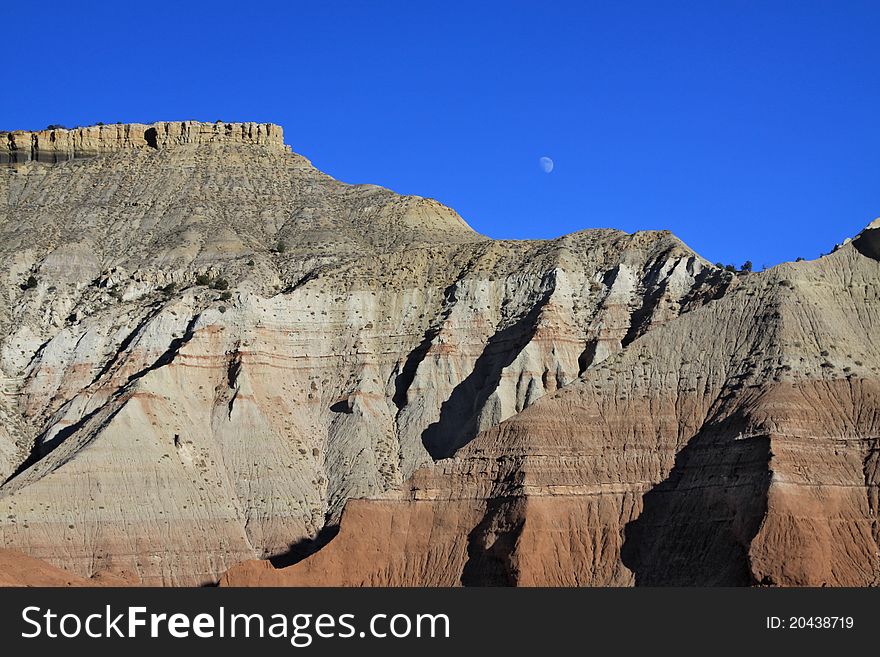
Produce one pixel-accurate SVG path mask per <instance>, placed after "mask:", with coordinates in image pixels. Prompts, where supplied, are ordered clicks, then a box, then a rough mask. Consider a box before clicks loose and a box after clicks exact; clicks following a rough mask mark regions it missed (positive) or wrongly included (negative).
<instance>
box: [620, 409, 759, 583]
mask: <svg viewBox="0 0 880 657" xmlns="http://www.w3.org/2000/svg"><path fill="white" fill-rule="evenodd" d="M734 424H741V423H738V422H733V423H731V422H726V423H725V426H715V427H711V428H710V427H704V429H703V430H702V431H701V432H700V433H699V434H697V435H696V436H695V437H694V438H693V439H691V441H690V442H689V443H688V444H687V446H685V448H684V449H682V450H681V451H680V452H679V453H678V455H677V456H676V459H675V465H674V466H673V468H672V470H671V471H670V473H669V476H668V477H667V478H666V479H665V480H664V481H662V482H661V483H659V484H658V485H656V486H654V487H653V488H652V489H651V490H650V491H648V492H647V493H646V494H645V495H644V497H643V504H644V506H643V510H642V513H641V514H640V515H639V517H638V518H636V519H635V520H633V521H632V522H630V523H628V524H627V525H626V528H625V530H624V536H625V539H624V544H623V546H622V548H621V559H622V561H623V563H624V565H625V566H626V567H627V568H629V569H630V570H631V571H632V572H633V573H634V575H635V580H636V586H748V585H751V584H754V581H753V577H752V575H751V569H750V567H749V556H748V553H749V545H750V543H751V541H752V539H753V538H754V537H755V535H756V534H757V533H758V530H759V529H760V527H761V522H762V520H763V518H764V516H765V515H766V513H767V493H768V490H769V486H770V476H771V473H770V468H769V463H770V439H769V437H767V436H757V437H749V438H743V439H739V440H736V439H734V436H736V435H737V433H738V432H737V431H736V429H737V428H738V427H735V426H733V425H734Z"/></svg>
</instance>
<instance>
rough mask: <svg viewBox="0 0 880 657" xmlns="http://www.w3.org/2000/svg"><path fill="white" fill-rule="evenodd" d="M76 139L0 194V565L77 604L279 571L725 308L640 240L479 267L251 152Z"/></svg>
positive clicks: (433, 234) (489, 256) (247, 129)
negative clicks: (15, 563)
mask: <svg viewBox="0 0 880 657" xmlns="http://www.w3.org/2000/svg"><path fill="white" fill-rule="evenodd" d="M161 126H164V127H161ZM142 128H144V130H142ZM149 129H156V131H157V133H159V135H160V136H159V137H157V140H156V143H155V145H153V144H151V143H149V140H148V139H147V138H146V137H145V136H144V134H143V133H144V132H145V131H146V130H149ZM82 131H83V132H82V133H81V134H80V136H79V137H75V138H72V139H73V142H70V143H74V146H72V147H68V146H65V147H64V148H61V147H60V146H59V149H60V150H59V153H62V152H63V153H68V154H69V153H71V152H73V153H74V155H76V153H80V152H86V151H88V152H89V153H90V154H91V155H93V156H92V157H89V158H84V159H79V158H77V159H69V158H66V157H60V156H59V158H56V159H57V160H64V161H57V162H55V163H52V164H49V163H47V162H46V161H45V158H40V157H31V158H30V159H26V161H18V160H17V159H16V160H14V161H16V162H18V163H16V164H14V165H11V166H6V167H3V168H0V200H2V202H3V203H2V205H0V208H2V213H3V214H2V217H0V231H2V235H3V240H2V247H0V248H2V249H3V251H4V256H5V257H4V259H3V261H2V265H0V278H2V279H3V281H4V282H5V285H4V286H3V290H4V293H5V294H6V303H5V304H4V305H3V307H2V309H0V336H2V339H0V368H2V376H3V381H4V395H3V396H2V397H0V414H2V417H3V418H4V424H3V432H2V433H0V475H2V478H3V479H4V480H5V483H4V484H3V485H2V487H0V545H2V546H5V547H8V548H16V549H21V550H23V551H25V552H26V553H28V554H29V555H31V556H33V557H38V558H41V559H46V560H47V561H49V562H50V563H52V564H54V565H56V566H59V567H63V568H65V569H68V570H69V571H70V572H72V573H75V574H77V575H78V576H81V577H85V578H88V577H93V576H95V575H98V574H103V575H105V576H106V575H107V574H114V573H125V576H126V577H127V578H130V579H134V580H136V581H138V582H140V583H144V584H150V585H156V584H161V585H193V584H202V583H209V582H213V581H216V580H217V579H218V578H219V577H220V575H221V574H222V573H223V572H224V571H226V570H227V569H228V568H229V567H230V566H232V565H233V564H235V563H237V562H241V561H248V560H252V559H255V558H267V557H274V558H276V559H282V560H283V559H284V557H285V555H287V556H288V558H291V557H292V555H293V556H295V555H298V554H301V553H302V552H303V551H306V552H307V551H309V549H312V548H313V547H314V545H315V539H316V537H321V536H326V535H332V533H333V531H335V527H336V525H337V524H338V521H339V517H340V514H342V510H343V508H344V507H345V505H346V502H347V501H348V500H350V499H362V498H370V497H382V496H388V495H391V496H394V495H398V494H399V493H396V492H395V491H397V490H399V489H400V488H401V486H403V487H404V490H407V487H408V486H409V484H404V482H406V481H407V480H408V478H409V477H411V476H413V475H414V473H415V477H416V479H418V478H419V477H422V476H425V475H424V473H425V472H426V471H425V470H421V469H420V468H422V467H423V466H426V465H428V464H431V463H432V462H433V461H434V459H442V458H445V457H448V456H450V455H452V454H454V453H456V452H457V450H463V452H458V453H465V454H467V453H470V452H469V450H471V449H475V448H473V447H472V445H476V444H478V443H480V441H479V440H478V441H477V442H476V443H471V441H472V440H473V439H474V437H475V436H477V435H478V434H480V432H485V431H487V430H489V431H491V430H492V428H493V427H495V426H496V425H498V424H499V423H500V422H502V421H504V420H506V419H508V418H513V417H518V416H519V414H521V413H522V412H523V411H524V409H527V408H529V407H531V406H532V405H535V404H536V403H539V400H540V399H542V398H543V397H546V396H548V395H550V396H552V395H556V394H560V392H561V391H564V390H568V389H569V388H571V387H572V386H574V387H578V386H580V385H581V384H580V383H578V380H579V377H582V376H587V375H589V373H591V372H593V371H599V370H600V369H601V368H603V367H605V365H604V364H605V363H608V362H612V361H613V360H614V359H615V354H618V353H620V352H621V350H622V349H624V348H626V349H625V351H626V352H629V351H630V349H631V347H632V345H635V344H637V343H639V342H640V341H642V340H644V339H646V338H647V337H648V336H650V335H652V334H653V333H655V332H656V331H657V330H658V329H660V328H661V327H663V326H665V325H667V324H669V323H670V322H675V321H679V320H678V319H677V318H679V317H680V316H688V315H691V314H693V312H696V311H697V310H698V309H700V308H702V307H703V306H705V305H706V304H707V303H709V302H710V301H711V300H712V299H714V298H716V297H719V296H721V295H723V294H724V293H725V291H726V290H728V289H735V288H737V287H738V285H739V283H738V280H737V279H736V277H735V276H733V275H732V274H729V273H724V272H720V271H718V270H716V269H715V268H713V267H711V266H709V265H708V264H707V263H706V262H705V261H703V260H702V259H701V258H699V257H698V256H697V255H695V254H694V253H693V252H692V251H691V250H690V249H688V248H687V247H686V246H685V245H684V244H682V243H681V242H680V241H679V240H677V239H676V238H675V237H674V236H672V235H670V234H669V233H668V232H643V233H636V234H633V235H628V234H625V233H623V232H620V231H614V230H593V231H584V232H581V233H576V234H573V235H570V236H566V237H563V238H560V239H557V240H552V241H522V242H504V241H493V240H489V239H487V238H485V237H483V236H481V235H479V234H477V233H475V232H474V231H473V230H471V229H470V228H469V227H468V226H467V224H466V223H465V222H464V221H463V220H462V219H461V218H460V217H459V216H458V215H457V214H456V213H455V212H453V211H452V210H450V209H449V208H446V207H445V206H443V205H441V204H439V203H437V202H436V201H433V200H430V199H424V198H419V197H405V196H399V195H397V194H394V193H392V192H390V191H388V190H385V189H382V188H378V187H375V186H369V185H346V184H343V183H340V182H338V181H335V180H333V179H332V178H330V177H329V176H326V175H325V174H322V173H320V172H319V171H317V170H316V169H314V167H312V166H311V164H310V163H309V162H308V161H307V160H306V159H305V158H303V157H301V156H299V155H297V154H295V153H292V152H290V151H289V149H287V148H286V147H283V146H282V145H281V142H280V140H281V131H280V128H277V127H276V126H257V125H256V124H235V125H233V126H232V127H231V128H230V127H229V126H224V125H222V124H187V123H167V124H154V126H146V127H145V126H103V127H100V128H89V129H82ZM86 133H88V134H86ZM41 134H42V133H38V134H36V135H32V136H31V137H29V138H27V139H25V138H24V137H22V143H25V142H27V141H28V139H29V140H30V143H32V144H33V143H42V142H40V140H41V139H42V137H41V136H40V135H41ZM77 139H79V140H80V141H79V142H77V141H76V140H77ZM140 139H144V141H145V142H146V143H142V142H141V141H139V140H140ZM18 142H19V139H18V138H16V143H18ZM76 143H82V144H87V147H86V146H83V147H82V149H81V150H77V149H78V148H80V147H79V146H76V145H75V144H76ZM70 148H73V151H71V150H70ZM65 149H66V150H65ZM38 150H40V149H38ZM10 159H13V158H10ZM602 371H604V370H602ZM484 435H485V434H484ZM480 440H482V439H480ZM480 444H482V443H480ZM508 458H514V459H516V458H519V457H517V456H516V450H514V451H513V452H512V455H511V456H510V457H508V456H506V455H505V456H504V457H503V458H501V459H500V460H499V461H498V462H497V464H496V465H493V466H492V467H493V468H504V467H507V466H506V465H504V464H505V463H508ZM441 463H442V464H448V463H449V462H448V461H441ZM438 467H447V466H446V465H443V466H438ZM493 472H494V470H493ZM498 472H499V473H500V472H501V470H498ZM474 474H475V475H476V474H477V473H476V472H474ZM430 476H432V477H433V476H434V475H430ZM481 476H482V475H481ZM498 476H501V475H500V474H499V475H498ZM494 477H495V475H491V476H489V478H488V479H486V480H485V481H486V482H492V481H494V479H493V478H494ZM480 485H483V484H480ZM486 485H487V486H488V485H489V483H486ZM492 485H493V486H494V484H492ZM438 487H440V484H438ZM487 490H489V489H487ZM487 495H488V493H487ZM487 499H488V498H487ZM358 504H362V503H360V502H358V503H355V504H353V506H351V507H349V508H358ZM478 507H479V505H477V512H478V511H479V508H478ZM349 513H350V511H347V512H346V514H349ZM470 517H471V516H468V515H467V514H466V513H464V512H463V515H462V516H461V518H459V519H457V520H455V522H456V523H460V524H461V526H462V527H464V526H465V525H467V524H468V523H469V522H470V520H469V518H470ZM480 517H482V516H480ZM476 520H477V522H476V523H475V524H479V522H480V518H479V517H477V518H476ZM450 522H451V521H450ZM343 526H345V525H343ZM344 538H345V530H343V534H342V535H340V537H339V538H337V539H336V540H334V541H333V542H332V543H331V544H330V545H328V546H327V548H325V549H329V548H331V547H332V546H334V545H341V543H340V541H341V540H343V539H344ZM319 542H320V541H319ZM377 581H379V580H377Z"/></svg>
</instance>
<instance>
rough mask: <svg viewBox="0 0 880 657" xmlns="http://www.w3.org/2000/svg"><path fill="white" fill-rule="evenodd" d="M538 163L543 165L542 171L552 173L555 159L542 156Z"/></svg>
mask: <svg viewBox="0 0 880 657" xmlns="http://www.w3.org/2000/svg"><path fill="white" fill-rule="evenodd" d="M538 163H539V164H540V165H541V171H543V172H544V173H550V172H551V171H553V160H551V159H550V158H549V157H547V156H544V157H542V158H541V159H540V160H538Z"/></svg>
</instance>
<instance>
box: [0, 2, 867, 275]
mask: <svg viewBox="0 0 880 657" xmlns="http://www.w3.org/2000/svg"><path fill="white" fill-rule="evenodd" d="M3 14H4V24H5V26H6V33H7V38H8V42H9V46H10V47H9V49H8V53H7V55H8V60H9V61H8V62H7V68H6V76H5V78H6V79H5V81H4V88H5V93H4V96H5V99H4V102H3V103H0V128H2V129H19V128H42V127H45V126H46V125H48V124H50V123H61V124H65V125H76V124H89V123H94V122H97V121H103V122H107V123H109V122H115V121H123V122H128V121H143V122H152V121H155V120H180V119H200V120H205V121H214V120H218V119H219V120H223V121H240V120H254V121H272V122H276V123H280V124H282V125H283V126H284V127H285V135H286V140H287V142H288V143H289V144H291V146H292V147H293V148H294V150H296V151H297V152H299V153H302V154H303V155H305V156H307V157H308V158H310V159H311V160H312V161H313V162H314V164H315V165H316V166H318V167H319V168H321V169H322V170H324V171H326V172H327V173H329V174H331V175H333V176H334V177H336V178H339V179H341V180H344V181H347V182H370V183H375V184H380V185H384V186H386V187H390V188H391V189H394V190H396V191H398V192H402V193H410V194H420V195H423V196H430V197H434V198H437V199H439V200H440V201H442V202H444V203H446V204H448V205H450V206H452V207H454V208H455V209H456V210H458V211H459V213H460V214H461V215H462V216H463V217H464V218H465V219H466V220H467V221H468V222H469V223H470V224H471V226H473V227H474V228H475V229H476V230H478V231H480V232H482V233H484V234H487V235H490V236H492V237H498V238H530V237H554V236H557V235H561V234H564V233H567V232H571V231H574V230H579V229H582V228H590V227H614V228H621V229H623V230H626V231H635V230H641V229H659V228H666V229H669V230H672V231H673V232H675V233H676V234H677V235H678V236H679V237H681V238H682V239H684V240H685V241H686V242H687V243H688V244H689V245H690V246H692V247H693V248H695V249H696V250H697V251H699V252H700V253H701V254H702V255H704V256H705V257H706V258H708V259H710V260H712V261H723V262H735V263H741V262H742V261H744V260H746V259H750V260H753V261H754V262H755V265H756V267H760V266H761V265H763V264H775V263H778V262H780V261H783V260H789V259H794V258H795V257H797V256H803V257H807V258H811V257H815V256H816V255H818V253H819V252H820V251H827V250H829V249H830V248H831V247H832V246H833V245H834V244H835V243H836V242H839V241H842V239H843V238H845V237H846V236H849V235H852V234H854V233H856V232H858V231H859V230H860V229H861V228H863V227H864V226H865V225H866V224H867V223H868V222H869V221H870V220H872V219H873V218H874V217H876V216H878V215H880V120H878V119H880V113H878V112H880V46H878V39H877V35H878V34H880V2H876V1H865V2H859V1H848V0H827V1H821V2H819V1H815V0H799V1H791V2H782V1H777V0H761V1H754V2H751V1H737V0H729V1H721V0H718V1H713V0H694V1H688V2H674V1H666V0H652V1H648V0H646V1H632V2H622V1H611V0H609V1H606V2H590V1H581V2H537V1H536V0H531V1H529V2H516V1H513V2H479V3H476V2H473V1H470V2H458V1H457V0H445V1H443V2H421V1H419V2H416V1H412V0H410V1H407V2H402V1H401V2H398V1H390V0H389V1H382V0H376V1H375V2H353V1H347V0H335V1H334V2H315V1H309V2H298V1H290V2H269V3H265V2H256V1H255V2H250V3H242V2H227V1H225V0H214V1H213V2H175V3H170V2H151V3H118V2H113V3H111V2H88V1H83V2H77V3H72V2H51V1H49V2H47V1H43V2H39V3H36V2H33V3H32V2H24V1H21V0H12V2H10V3H4V11H3ZM545 156H546V157H550V158H552V159H553V161H554V168H553V171H552V172H551V173H549V174H548V173H545V172H544V170H543V169H542V167H541V166H540V164H539V158H541V157H545Z"/></svg>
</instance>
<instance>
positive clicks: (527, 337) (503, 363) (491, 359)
mask: <svg viewBox="0 0 880 657" xmlns="http://www.w3.org/2000/svg"><path fill="white" fill-rule="evenodd" d="M543 287H547V286H546V285H545V286H543ZM552 293H553V286H552V285H551V286H549V289H547V290H546V291H545V292H543V294H542V295H541V298H540V299H539V300H538V301H537V302H536V303H535V304H534V305H533V306H532V308H531V309H530V310H529V312H528V313H527V314H526V315H524V316H523V317H521V318H520V319H519V320H517V321H516V322H515V323H513V324H511V325H510V326H508V327H507V328H504V329H501V330H500V331H497V332H496V333H495V334H494V335H492V337H490V338H489V340H488V341H487V342H486V347H485V349H483V352H482V353H481V354H480V356H479V358H477V361H476V363H474V369H473V370H472V371H471V373H470V374H468V376H467V378H465V379H464V380H463V381H462V382H461V383H459V384H458V385H457V386H456V387H455V389H454V390H453V391H452V394H451V395H450V396H449V399H447V400H446V401H445V402H443V404H442V405H441V406H440V419H439V420H438V421H437V422H434V423H433V424H430V425H428V427H427V428H426V429H425V430H424V431H423V432H422V443H423V444H424V446H425V449H426V450H428V453H429V454H430V455H431V457H432V458H433V459H435V460H437V459H444V458H448V457H450V456H452V455H453V454H454V453H455V452H456V450H458V449H459V448H460V447H462V446H464V445H466V444H467V443H469V442H470V441H471V440H473V438H474V437H475V436H476V435H477V434H478V433H479V432H480V415H481V414H482V412H483V409H484V406H485V405H486V402H487V401H488V399H489V397H490V396H491V395H492V393H493V392H495V390H496V389H497V388H498V384H499V383H500V382H501V373H502V372H503V371H504V368H506V367H509V366H510V365H511V363H513V361H514V360H516V357H517V356H518V355H519V354H520V352H521V351H522V350H523V349H525V347H526V345H528V344H529V342H531V340H532V338H533V337H534V335H535V330H536V329H537V322H538V317H539V316H540V314H541V311H542V310H543V309H544V306H546V305H547V302H548V301H549V300H550V296H551V295H552Z"/></svg>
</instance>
